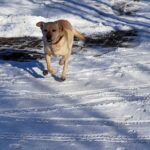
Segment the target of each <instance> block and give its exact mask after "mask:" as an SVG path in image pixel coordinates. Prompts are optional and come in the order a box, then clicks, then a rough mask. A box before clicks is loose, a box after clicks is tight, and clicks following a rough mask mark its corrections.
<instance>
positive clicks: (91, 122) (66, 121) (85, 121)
mask: <svg viewBox="0 0 150 150" xmlns="http://www.w3.org/2000/svg"><path fill="white" fill-rule="evenodd" d="M7 122H11V123H14V122H15V123H16V122H18V123H19V122H20V123H26V122H32V123H41V124H55V125H67V126H75V125H81V126H100V125H103V126H113V125H115V126H116V125H118V126H120V125H123V126H133V127H136V126H142V125H146V126H147V125H150V120H132V121H129V120H128V119H127V120H126V119H125V118H111V119H107V118H60V117H53V118H52V117H51V118H42V117H34V118H32V117H18V116H0V123H7Z"/></svg>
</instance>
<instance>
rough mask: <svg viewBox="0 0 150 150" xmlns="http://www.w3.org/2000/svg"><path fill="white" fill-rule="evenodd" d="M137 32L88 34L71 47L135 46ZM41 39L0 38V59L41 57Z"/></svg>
mask: <svg viewBox="0 0 150 150" xmlns="http://www.w3.org/2000/svg"><path fill="white" fill-rule="evenodd" d="M137 35H138V34H137V32H136V31H135V30H128V31H113V32H111V33H109V34H106V35H104V36H102V35H96V34H95V35H89V36H88V37H87V40H86V42H85V43H84V45H80V44H79V43H78V40H77V39H76V38H75V42H74V45H73V47H74V48H77V49H81V48H83V47H87V48H88V47H93V46H101V47H109V48H113V49H114V47H115V48H117V47H135V46H137V44H138V42H137V37H138V36H137ZM42 48H43V43H42V40H41V39H39V38H36V37H21V38H20V37H18V38H14V37H12V38H0V59H3V60H7V61H8V60H12V61H30V60H37V59H43V58H44V56H43V51H41V52H39V50H41V49H42ZM37 50H38V51H37Z"/></svg>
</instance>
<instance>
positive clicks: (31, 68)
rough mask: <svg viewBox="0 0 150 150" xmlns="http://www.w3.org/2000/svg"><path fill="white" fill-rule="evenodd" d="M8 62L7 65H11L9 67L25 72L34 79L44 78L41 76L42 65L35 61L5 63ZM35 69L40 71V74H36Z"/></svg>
mask: <svg viewBox="0 0 150 150" xmlns="http://www.w3.org/2000/svg"><path fill="white" fill-rule="evenodd" d="M8 62H9V64H11V66H13V67H15V68H19V69H21V70H24V71H26V72H27V73H29V74H30V75H32V76H33V77H34V78H44V76H43V75H42V70H43V68H44V67H43V65H42V63H40V62H39V61H37V60H34V61H28V62H16V61H7V63H8ZM36 68H38V69H39V70H41V71H40V72H41V73H40V72H39V73H38V72H37V71H36V70H35V69H36Z"/></svg>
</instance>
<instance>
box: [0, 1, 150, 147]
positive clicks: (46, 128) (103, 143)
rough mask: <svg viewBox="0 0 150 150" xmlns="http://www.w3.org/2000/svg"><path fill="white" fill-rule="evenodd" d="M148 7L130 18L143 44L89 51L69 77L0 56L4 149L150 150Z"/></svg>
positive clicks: (75, 59) (77, 57)
mask: <svg viewBox="0 0 150 150" xmlns="http://www.w3.org/2000/svg"><path fill="white" fill-rule="evenodd" d="M102 2H103V1H102ZM93 3H96V1H93ZM149 12H150V11H145V12H144V17H143V20H142V23H139V22H138V21H137V20H132V21H130V20H131V19H133V18H132V17H131V18H130V17H129V18H128V21H129V22H128V23H129V25H133V24H134V26H136V28H137V30H138V32H139V41H140V42H139V45H138V46H137V47H134V48H132V47H131V48H115V50H114V49H113V50H112V51H110V52H109V53H107V54H103V51H105V49H106V51H107V48H102V47H91V48H85V50H84V51H82V52H79V53H77V54H74V55H72V56H71V59H70V63H69V72H68V77H67V80H66V81H65V82H59V81H58V80H57V78H55V79H54V78H53V77H51V75H48V76H46V77H43V75H42V69H43V63H44V61H43V60H39V61H31V62H16V61H4V60H0V149H1V150H14V149H15V150H16V149H19V150H29V149H33V150H55V149H56V150H60V149H62V150H63V149H64V150H70V149H73V150H79V149H81V150H149V149H150V60H149V58H150V53H149V49H150V37H149V33H150V30H149V27H150V22H149V19H148V16H149ZM99 15H100V14H99ZM138 17H140V15H139V16H138V15H137V18H136V17H135V19H138ZM140 18H141V17H140ZM114 19H115V18H114ZM121 20H122V19H121ZM122 21H123V20H122ZM85 30H86V29H85ZM95 56H97V57H95ZM57 63H58V60H57V59H55V58H53V66H54V67H55V68H56V69H57V75H60V72H61V68H60V67H58V65H57Z"/></svg>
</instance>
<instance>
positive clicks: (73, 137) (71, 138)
mask: <svg viewBox="0 0 150 150" xmlns="http://www.w3.org/2000/svg"><path fill="white" fill-rule="evenodd" d="M22 138H23V139H24V140H33V141H56V142H75V141H89V142H92V141H95V142H115V143H130V142H131V143H150V136H139V137H133V138H131V137H128V136H109V135H103V134H22V135H19V134H9V133H8V134H7V133H6V134H0V139H3V140H6V139H8V140H19V139H22Z"/></svg>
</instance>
